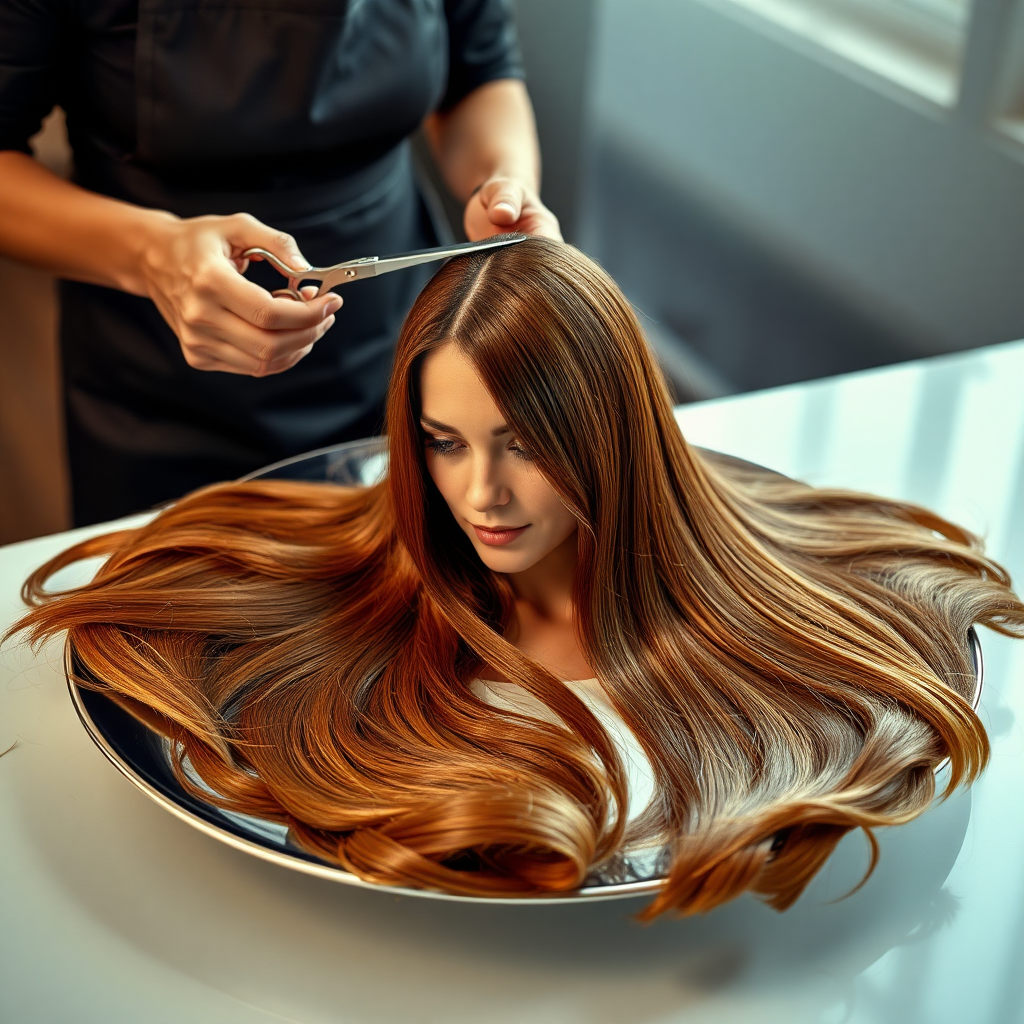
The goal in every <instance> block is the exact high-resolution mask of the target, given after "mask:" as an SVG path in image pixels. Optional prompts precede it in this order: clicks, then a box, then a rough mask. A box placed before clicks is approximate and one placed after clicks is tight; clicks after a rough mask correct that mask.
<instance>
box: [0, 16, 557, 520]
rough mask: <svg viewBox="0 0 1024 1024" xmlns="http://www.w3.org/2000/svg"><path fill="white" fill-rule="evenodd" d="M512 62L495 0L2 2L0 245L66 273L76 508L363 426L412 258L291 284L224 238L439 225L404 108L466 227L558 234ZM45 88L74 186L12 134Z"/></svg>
mask: <svg viewBox="0 0 1024 1024" xmlns="http://www.w3.org/2000/svg"><path fill="white" fill-rule="evenodd" d="M521 78H522V68H521V64H520V59H519V55H518V51H517V46H516V38H515V29H514V25H513V22H512V17H511V11H510V0H443V2H442V0H347V2H346V0H259V2H258V3H254V2H252V0H246V2H242V0H218V2H217V3H210V4H206V3H189V4H186V3H182V2H181V0H93V2H90V3H88V4H68V3H66V2H63V0H0V252H3V253H5V254H6V255H9V256H12V257H14V258H15V259H20V260H24V261H26V262H28V263H32V264H35V265H36V266H39V267H43V268H45V269H47V270H50V271H52V272H53V273H55V274H57V275H58V276H60V277H61V278H62V279H63V280H62V281H61V284H60V302H61V318H60V339H61V349H62V359H63V373H64V391H65V408H66V417H67V435H68V449H69V456H70V461H71V473H72V491H73V499H74V515H75V521H76V523H77V524H85V523H90V522H97V521H102V520H105V519H110V518H112V517H115V516H118V515H122V514H124V513H127V512H131V511H134V510H136V509H141V508H147V507H149V506H151V505H153V504H154V503H157V502H160V501H164V500H166V499H170V498H174V497H177V496H179V495H181V494H183V493H185V492H186V491H189V490H191V489H193V488H194V487H197V486H199V485H201V484H204V483H208V482H210V481H213V480H222V479H226V478H231V477H235V476H238V475H239V474H242V473H245V472H247V471H249V470H252V469H254V468H256V467H258V466H260V465H262V464H265V463H267V462H271V461H274V460H277V459H280V458H284V457H286V456H289V455H293V454H296V453H298V452H301V451H305V450H308V449H310V448H315V447H318V446H321V445H327V444H332V443H335V442H338V441H343V440H346V439H349V438H354V437H361V436H365V435H367V434H370V433H373V432H375V431H376V430H378V429H379V428H380V425H381V424H380V408H381V401H382V397H383V394H384V389H385V384H386V378H387V374H388V369H389V365H390V359H391V353H392V344H393V339H394V337H395V334H396V332H397V329H398V326H399V324H400V322H401V319H402V316H403V315H404V313H405V311H406V309H407V308H408V306H409V305H410V303H411V302H412V299H413V297H414V296H415V294H416V291H417V290H418V288H419V286H420V285H421V284H422V283H423V278H422V277H417V276H416V275H415V274H413V273H401V274H389V275H387V276H383V277H381V278H379V279H374V280H369V281H366V282H365V283H360V284H359V285H357V286H353V287H352V288H350V289H348V290H346V291H345V294H344V306H342V299H341V296H339V295H337V294H336V293H330V292H329V293H327V294H325V295H322V296H320V297H319V298H317V299H314V300H313V301H310V302H308V303H299V302H296V301H294V300H291V299H288V298H273V297H271V295H270V293H269V291H267V290H266V289H267V288H268V287H271V288H272V287H277V286H280V285H281V284H282V283H283V282H282V279H281V278H280V277H278V276H277V274H276V273H275V272H273V271H272V270H271V268H270V267H269V266H268V265H267V264H265V263H263V264H261V265H254V266H251V267H248V266H247V264H246V261H245V260H243V259H242V258H241V254H242V253H243V252H244V251H245V250H246V249H248V248H250V247H253V246H260V247H262V248H265V249H269V250H272V251H273V252H275V253H276V254H277V255H278V256H280V257H281V258H282V259H283V260H285V261H286V262H288V263H290V264H292V265H294V266H299V265H304V264H307V263H309V264H313V265H324V264H329V263H336V262H339V261H340V260H342V259H349V258H352V257H355V256H363V255H386V254H388V253H394V252H401V251H404V250H407V249H415V248H420V247H423V246H428V245H433V244H436V243H437V236H436V234H435V232H434V228H433V226H432V224H431V220H430V217H429V215H428V210H427V207H426V204H425V202H424V199H423V197H422V195H421V193H420V191H419V189H418V187H417V184H416V182H415V180H414V176H413V169H412V165H411V161H410V149H409V143H408V141H407V140H408V137H409V135H410V134H411V133H412V132H414V131H415V130H416V129H417V128H418V127H419V126H420V125H421V124H423V125H424V127H425V130H426V135H427V138H428V139H429V141H430V143H431V146H432V148H433V151H434V153H435V156H436V158H437V161H438V165H439V167H440V169H441V172H442V174H443V175H444V178H445V180H446V182H447V183H448V186H449V188H450V189H451V191H452V193H453V194H454V195H455V196H456V197H457V198H458V199H459V200H460V201H461V202H462V203H464V204H465V217H464V222H465V228H466V232H467V234H468V236H469V238H470V239H479V238H483V237H486V236H488V235H491V234H495V233H498V232H503V231H510V230H515V231H525V232H529V233H536V234H543V235H547V236H549V237H555V238H557V237H559V233H558V222H557V221H556V219H555V218H554V216H553V215H552V214H551V213H550V211H548V210H547V209H546V208H545V207H544V206H543V205H542V204H541V202H540V199H539V198H538V194H537V190H538V184H539V182H538V174H539V155H538V148H537V139H536V132H535V128H534V122H533V112H532V109H531V106H530V101H529V98H528V96H527V94H526V90H525V88H524V86H523V83H522V81H521ZM55 104H58V105H60V106H62V107H63V108H64V110H65V111H66V112H67V121H68V132H69V137H70V140H71V146H72V149H73V153H74V175H73V180H72V181H71V182H67V181H64V180H63V179H61V178H59V177H57V176H55V175H53V174H51V173H50V172H49V171H48V170H46V169H45V168H44V167H42V166H41V165H40V164H38V163H36V162H35V161H34V160H33V159H32V158H31V156H30V155H29V154H30V148H29V145H28V140H29V139H30V137H31V136H32V135H33V134H34V133H35V132H36V131H37V130H38V129H39V126H40V123H41V121H42V119H43V117H45V115H46V114H47V113H48V112H49V111H50V110H51V108H52V107H53V106H54V105H55ZM239 211H244V212H239ZM243 273H245V274H246V276H243ZM254 277H255V279H256V280H253V279H252V278H254ZM257 280H258V281H259V283H256V281H257ZM261 284H262V285H263V287H261V286H260V285H261Z"/></svg>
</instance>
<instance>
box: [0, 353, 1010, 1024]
mask: <svg viewBox="0 0 1024 1024" xmlns="http://www.w3.org/2000/svg"><path fill="white" fill-rule="evenodd" d="M1022 384H1024V342H1017V343H1013V344H1009V345H1000V346H994V347H991V348H987V349H980V350H975V351H972V352H969V353H963V354H958V355H954V356H945V357H941V358H936V359H929V360H923V361H920V362H914V363H907V364H904V365H901V366H895V367H887V368H884V369H881V370H874V371H869V372H865V373H858V374H852V375H848V376H843V377H838V378H834V379H830V380H825V381H817V382H813V383H808V384H800V385H795V386H790V387H785V388H778V389H774V390H771V391H765V392H759V393H755V394H749V395H742V396H736V397H732V398H727V399H721V400H717V401H713V402H707V403H703V404H699V405H693V406H688V407H685V408H683V409H681V410H680V411H679V414H678V415H679V421H680V423H681V424H682V427H683V429H684V431H685V433H686V435H687V437H688V438H689V439H690V440H691V441H693V442H695V443H697V444H702V445H706V446H707V447H710V448H717V449H719V450H722V451H726V452H730V453H732V454H735V455H739V456H742V457H744V458H747V459H751V460H753V461H755V462H759V463H762V464H763V465H766V466H771V467H772V468H774V469H778V470H780V471H781V472H783V473H787V474H790V475H792V476H796V477H800V478H802V479H805V480H808V481H810V482H812V483H818V484H831V485H841V486H846V487H852V488H857V489H863V490H869V491H876V492H879V493H882V494H888V495H894V496H898V497H902V498H907V499H911V500H913V501H918V502H921V503H923V504H927V505H930V506H933V507H934V508H936V509H937V510H939V511H940V512H942V513H943V514H945V515H946V516H948V517H950V518H953V519H955V520H957V521H959V522H962V523H964V524H965V525H966V526H968V527H970V528H972V529H974V530H976V531H978V532H980V533H981V534H983V535H984V536H985V537H986V538H987V541H988V545H989V551H990V552H991V554H992V555H993V556H994V557H995V558H996V559H998V560H1000V561H1002V562H1003V563H1004V564H1005V565H1007V567H1008V568H1009V569H1010V570H1011V572H1015V575H1016V577H1017V579H1018V580H1020V579H1024V400H1022ZM86 532H90V531H75V532H72V533H66V534H60V535H57V536H53V537H46V538H42V539H39V540H34V541H28V542H25V543H22V544H16V545H11V546H9V547H7V548H3V549H0V629H2V628H3V625H6V624H9V623H10V622H11V621H13V619H14V618H15V617H16V616H17V614H18V613H19V603H18V587H19V585H20V583H21V581H22V580H23V579H24V577H25V576H26V575H27V573H28V572H29V571H30V570H31V569H32V568H33V567H35V566H37V565H38V564H39V563H40V562H41V561H43V560H44V559H45V558H47V557H49V556H50V555H52V554H54V553H55V552H57V551H59V550H61V549H62V548H64V547H65V546H67V544H68V543H69V542H70V541H71V540H72V539H73V538H75V537H79V536H81V535H83V534H84V533H86ZM91 532H96V531H95V530H94V531H91ZM982 643H983V645H984V651H985V661H986V686H985V692H984V696H983V700H982V707H981V714H982V717H983V719H984V721H985V723H986V725H987V727H988V729H989V733H990V736H991V737H992V741H993V756H992V762H991V765H990V767H989V769H988V771H987V772H986V774H985V775H984V777H983V778H982V780H981V781H980V782H979V783H978V784H977V785H976V786H975V787H974V788H973V790H971V791H970V792H959V793H957V794H955V795H954V796H952V797H951V798H950V799H948V800H947V801H945V802H944V803H941V804H937V805H936V806H935V807H934V808H932V809H931V810H930V811H929V812H928V813H927V814H925V815H923V816H922V817H921V818H919V819H917V820H916V821H915V822H912V823H911V824H909V825H906V826H903V827H901V828H898V829H891V830H887V831H885V832H884V834H883V835H882V836H881V841H882V859H881V864H880V866H879V868H878V869H877V871H876V872H875V874H874V875H873V876H872V877H871V879H870V880H869V881H868V883H867V884H866V885H865V886H864V887H863V888H862V889H861V890H860V891H859V892H857V893H856V894H855V895H853V896H851V897H849V898H847V899H837V898H838V897H840V896H841V895H842V894H844V893H845V892H847V891H848V890H849V889H850V888H851V886H852V885H853V884H855V882H856V881H857V879H858V878H859V877H860V873H861V871H862V870H863V868H864V866H865V864H866V851H865V842H864V840H863V838H862V837H860V836H856V835H853V836H849V837H847V838H846V839H845V840H844V841H843V843H842V844H841V845H840V847H839V849H838V850H837V852H836V854H835V856H834V857H833V858H832V860H831V861H830V862H829V864H828V865H827V866H826V869H825V870H824V871H823V872H822V873H821V874H820V875H819V876H818V878H817V879H816V880H815V881H814V883H812V885H811V887H810V888H809V889H808V891H807V892H806V893H805V894H804V895H803V897H802V898H801V899H800V900H799V901H798V903H797V904H796V905H795V906H794V907H793V908H792V909H791V910H789V911H788V912H786V913H785V914H777V913H775V912H774V911H772V910H769V909H768V908H766V907H765V906H764V905H762V904H760V903H759V902H758V901H757V900H755V899H754V898H751V897H743V898H741V899H739V900H736V901H734V902H733V903H731V904H729V905H728V906H726V907H723V908H720V909H719V910H717V911H715V912H713V913H711V914H709V915H707V916H704V917H700V918H694V919H682V920H679V919H676V920H661V921H658V922H656V923H655V924H654V925H652V926H649V927H643V926H640V925H638V924H636V923H635V922H634V921H633V920H632V917H631V915H632V914H634V913H635V912H636V911H637V910H638V909H639V908H640V907H641V906H642V905H643V903H642V901H636V900H630V901H621V902H611V903H600V904H592V905H570V906H552V907H536V906H489V905H467V904H455V903H445V902H440V901H436V900H425V899H418V898H415V897H397V896H394V895H392V894H390V893H387V892H375V891H366V890H359V889H353V888H349V887H347V886H344V885H339V884H336V883H331V882H328V881H324V880H321V879H317V878H312V877H308V876H304V875H300V874H298V873H295V872H291V871H288V870H286V869H284V868H281V867H278V866H276V865H272V864H267V863H264V862H261V861H259V860H257V859H255V858H253V857H251V856H248V855H246V854H244V853H241V852H239V851H236V850H234V849H231V848H229V847H227V846H224V845H222V844H220V843H218V842H216V841H215V840H213V839H211V838H209V837H207V836H205V835H202V834H200V833H199V832H197V831H195V830H194V829H192V828H190V827H189V826H188V825H186V824H184V823H183V822H181V821H179V820H177V819H176V818H174V817H172V816H171V815H169V814H168V813H166V812H165V811H163V810H161V809H160V808H159V807H157V806H156V805H155V804H153V803H151V802H150V801H149V800H147V798H146V797H145V796H143V795H142V793H140V792H139V791H137V790H136V789H135V788H134V787H133V786H132V785H130V784H129V783H128V782H127V781H126V780H125V779H124V778H122V777H121V776H120V775H119V774H118V772H117V771H116V770H115V769H114V768H113V767H112V766H111V765H110V764H109V763H108V762H107V761H106V760H105V759H104V757H103V755H102V754H101V753H100V752H99V750H97V749H96V748H95V747H94V746H93V744H92V743H91V741H90V740H89V739H88V737H87V736H86V734H85V731H84V730H83V728H82V727H81V725H80V724H79V722H78V720H77V718H76V716H75V713H74V711H73V709H72V706H71V702H70V700H69V697H68V694H67V690H66V686H65V682H64V676H63V671H62V667H61V657H60V649H59V646H53V645H51V646H48V647H46V648H44V649H43V650H42V651H40V652H38V653H36V654H33V653H32V652H31V651H29V650H28V649H26V648H25V647H24V646H20V647H19V646H15V645H12V644H8V645H7V646H6V647H4V648H3V650H2V651H0V750H4V749H6V748H7V747H8V746H9V745H10V744H12V743H15V741H17V742H16V745H15V746H14V749H12V750H11V751H10V753H8V754H6V755H5V756H4V757H2V758H0V1020H2V1021H4V1022H10V1024H35V1022H54V1024H62V1022H72V1021H73V1022H75V1024H87V1022H90V1021H103V1022H105V1024H117V1022H126V1024H127V1022H131V1024H138V1022H146V1024H159V1022H165V1021H166V1022H168V1024H170V1022H174V1024H180V1022H183V1021H188V1022H190V1024H204V1022H211V1024H212V1022H217V1024H234V1022H269V1021H301V1022H310V1024H312V1022H335V1021H337V1022H359V1024H392V1022H394V1024H434V1022H437V1024H441V1022H444V1024H461V1022H467V1024H468V1022H473V1024H481V1022H487V1024H490V1022H499V1024H504V1022H508V1024H521V1022H525V1021H530V1022H531V1024H547V1022H552V1024H554V1022H558V1024H565V1022H569V1024H576V1022H579V1024H627V1022H628V1024H654V1022H658V1024H668V1022H675V1021H685V1022H688V1024H690V1022H699V1024H705V1022H706V1024H712V1022H714V1024H724V1022H734V1021H744V1022H749V1021H754V1020H756V1021H757V1022H758V1024H771V1022H786V1024H803V1022H815V1024H840V1022H844V1024H868V1022H872V1024H875V1022H879V1024H880V1022H892V1024H946V1022H948V1024H1021V1022H1024V971H1022V970H1021V965H1022V964H1024V814H1021V794H1022V792H1024V756H1022V755H1024V743H1022V737H1021V728H1020V724H1019V716H1020V715H1021V713H1024V686H1022V685H1021V684H1022V683H1024V644H1022V643H1017V644H1014V643H1011V642H1009V641H1006V640H1004V639H1002V638H1000V637H997V636H995V635H993V634H991V633H988V632H987V631H983V634H982Z"/></svg>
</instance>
